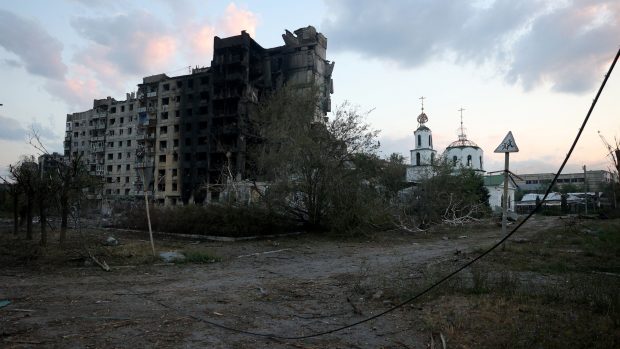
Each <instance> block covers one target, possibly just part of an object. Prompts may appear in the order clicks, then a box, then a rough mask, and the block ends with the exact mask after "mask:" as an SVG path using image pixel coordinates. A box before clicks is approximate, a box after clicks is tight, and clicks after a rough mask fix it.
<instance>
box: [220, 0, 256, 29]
mask: <svg viewBox="0 0 620 349" xmlns="http://www.w3.org/2000/svg"><path fill="white" fill-rule="evenodd" d="M220 25H221V27H222V29H223V32H224V33H225V34H226V35H236V34H239V33H240V32H241V31H242V30H245V31H247V32H248V34H250V35H251V36H252V37H254V36H255V35H256V26H257V25H258V18H257V17H256V15H255V14H254V13H252V12H251V11H249V10H247V9H243V8H239V7H237V5H235V3H230V4H229V5H228V6H227V7H226V12H225V13H224V18H222V19H221V21H220Z"/></svg>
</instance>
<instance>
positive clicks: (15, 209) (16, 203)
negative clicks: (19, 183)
mask: <svg viewBox="0 0 620 349" xmlns="http://www.w3.org/2000/svg"><path fill="white" fill-rule="evenodd" d="M18 231H19V193H17V192H16V193H13V235H17V233H18Z"/></svg>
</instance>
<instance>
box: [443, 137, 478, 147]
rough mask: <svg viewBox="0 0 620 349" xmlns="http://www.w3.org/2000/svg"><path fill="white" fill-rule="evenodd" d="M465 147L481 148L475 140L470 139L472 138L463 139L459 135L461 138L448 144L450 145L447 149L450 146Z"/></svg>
mask: <svg viewBox="0 0 620 349" xmlns="http://www.w3.org/2000/svg"><path fill="white" fill-rule="evenodd" d="M463 147H472V148H479V147H478V145H477V144H476V143H474V142H473V141H470V140H469V139H467V138H463V139H461V138H460V137H459V139H458V140H456V141H454V142H452V143H450V145H448V146H447V147H446V149H449V148H463Z"/></svg>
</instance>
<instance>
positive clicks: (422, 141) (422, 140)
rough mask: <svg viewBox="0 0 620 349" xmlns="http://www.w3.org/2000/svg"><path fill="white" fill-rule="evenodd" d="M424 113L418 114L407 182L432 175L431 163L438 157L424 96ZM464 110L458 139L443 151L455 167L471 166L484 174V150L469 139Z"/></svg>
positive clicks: (447, 159)
mask: <svg viewBox="0 0 620 349" xmlns="http://www.w3.org/2000/svg"><path fill="white" fill-rule="evenodd" d="M421 99H422V113H421V114H420V115H419V116H418V128H417V129H416V130H415V131H414V132H413V138H414V142H415V148H414V149H412V150H410V154H411V164H410V165H409V166H407V182H410V183H417V182H419V181H421V180H424V179H425V178H428V177H429V176H430V175H431V165H432V163H433V162H434V161H435V158H436V157H437V151H436V150H435V149H433V132H432V131H431V129H430V128H428V127H427V126H426V123H427V122H428V116H427V115H426V113H424V98H423V97H422V98H421ZM463 110H464V109H462V108H461V109H460V112H461V127H460V128H459V130H460V133H459V135H458V139H457V140H456V141H454V142H452V143H450V145H448V147H446V149H445V151H444V152H443V157H444V158H445V160H446V161H450V162H451V164H452V166H454V167H461V166H462V167H466V168H471V169H473V170H474V171H477V172H479V173H480V174H481V175H483V174H484V166H483V164H484V161H483V157H484V152H483V151H482V149H481V148H480V147H479V146H478V145H476V143H474V142H473V141H471V140H469V139H467V135H465V128H464V127H463Z"/></svg>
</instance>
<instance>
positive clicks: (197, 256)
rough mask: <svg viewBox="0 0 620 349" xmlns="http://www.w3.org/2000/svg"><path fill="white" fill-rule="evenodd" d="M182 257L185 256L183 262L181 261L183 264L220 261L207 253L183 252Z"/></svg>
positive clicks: (198, 251) (197, 251) (196, 251)
mask: <svg viewBox="0 0 620 349" xmlns="http://www.w3.org/2000/svg"><path fill="white" fill-rule="evenodd" d="M183 255H184V256H185V261H183V262H184V263H196V264H207V263H215V262H220V261H221V260H222V259H221V258H220V257H218V256H215V255H214V254H212V253H211V252H208V251H200V250H193V251H185V252H183Z"/></svg>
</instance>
